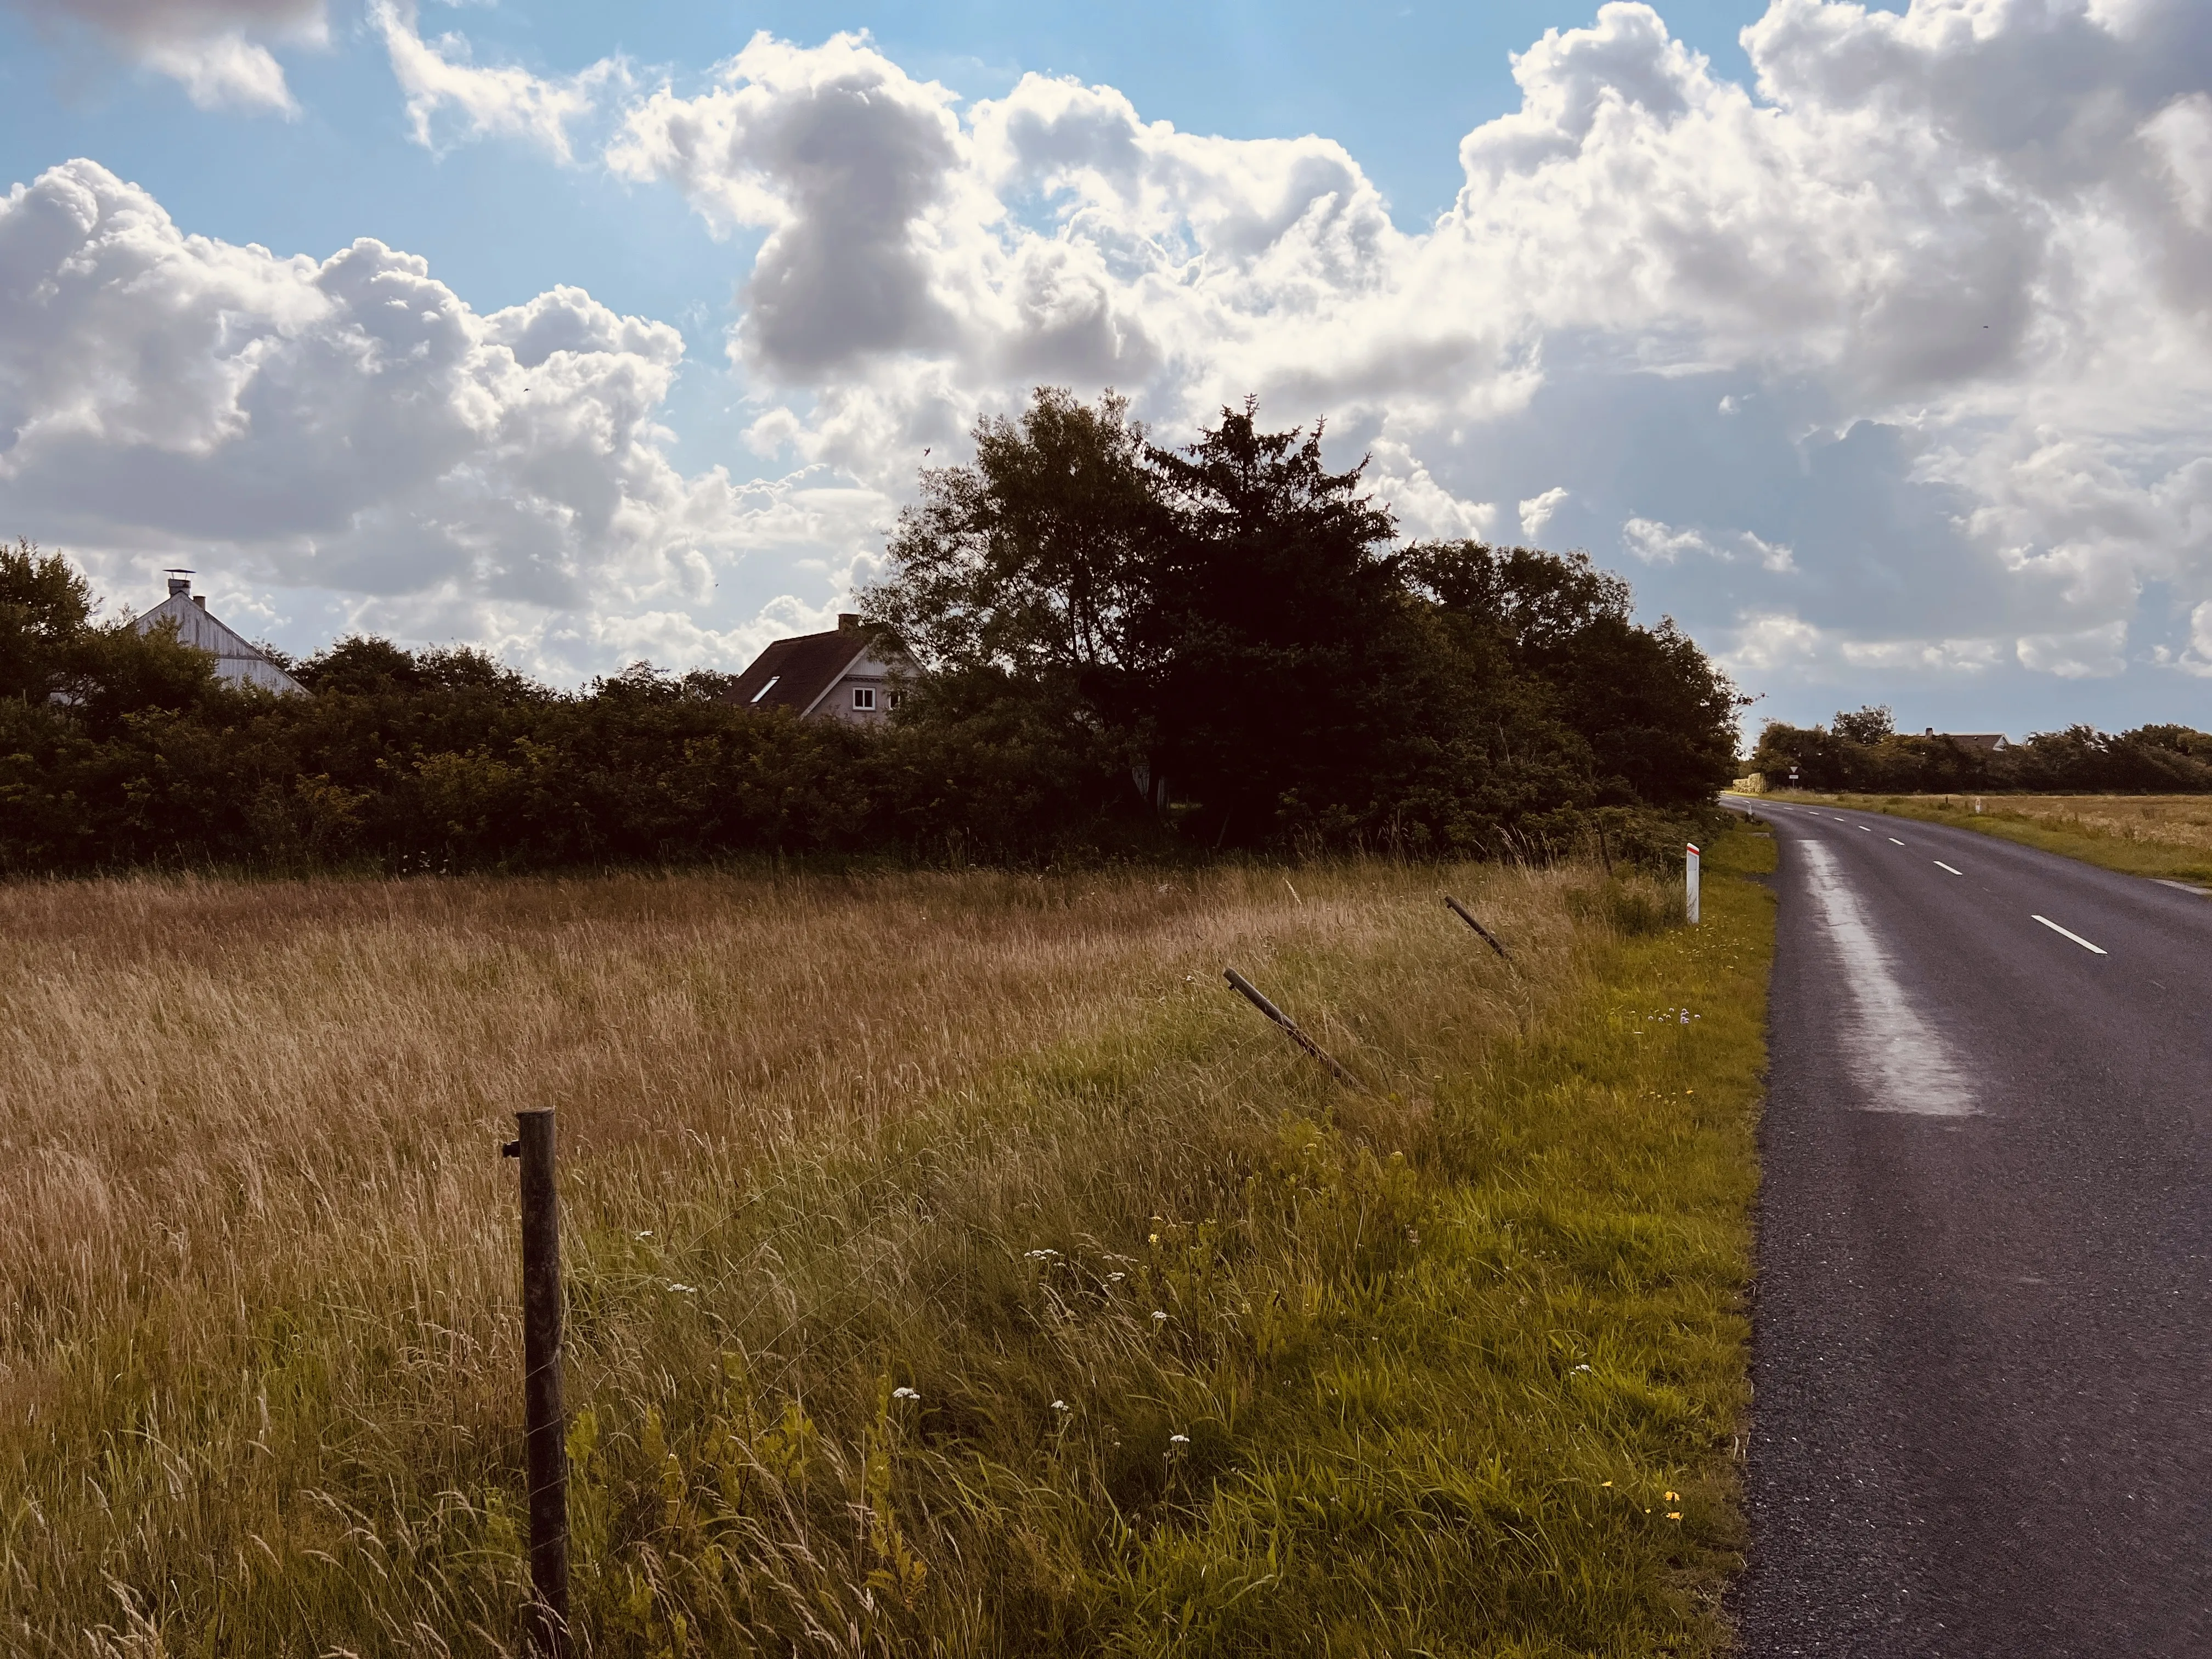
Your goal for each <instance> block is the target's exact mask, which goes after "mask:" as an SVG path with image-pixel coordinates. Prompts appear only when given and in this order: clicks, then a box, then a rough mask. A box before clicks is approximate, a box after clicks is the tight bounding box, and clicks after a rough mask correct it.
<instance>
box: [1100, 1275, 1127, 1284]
mask: <svg viewBox="0 0 2212 1659" xmlns="http://www.w3.org/2000/svg"><path fill="white" fill-rule="evenodd" d="M1128 1276H1129V1275H1128V1274H1127V1273H1108V1274H1107V1275H1106V1282H1107V1283H1108V1284H1109V1285H1118V1284H1120V1283H1121V1281H1122V1280H1123V1279H1127V1277H1128Z"/></svg>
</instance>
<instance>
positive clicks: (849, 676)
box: [729, 613, 914, 726]
mask: <svg viewBox="0 0 2212 1659" xmlns="http://www.w3.org/2000/svg"><path fill="white" fill-rule="evenodd" d="M913 672H914V664H913V662H912V660H911V659H908V656H907V654H906V653H905V652H903V651H902V650H900V649H899V647H898V644H897V642H896V641H894V640H892V639H891V638H890V636H889V635H886V634H884V632H883V631H882V630H881V629H872V628H863V627H861V626H860V617H857V616H854V615H851V614H849V613H848V614H845V615H842V616H840V617H838V618H837V626H836V630H835V631H833V632H831V633H827V634H800V635H796V636H794V637H793V638H791V639H787V640H778V641H775V644H773V645H771V646H769V647H768V649H766V650H765V651H763V652H762V653H760V655H758V656H757V657H755V658H754V659H753V660H752V665H751V666H750V667H749V668H747V669H746V670H745V671H744V673H742V674H740V675H738V680H737V684H735V685H733V686H732V687H731V689H730V691H729V697H730V700H731V701H732V702H738V703H744V704H745V705H747V706H748V707H750V708H788V709H790V710H791V711H792V712H793V714H797V715H798V716H799V719H801V720H850V721H852V722H854V723H855V724H857V725H861V726H869V725H873V724H874V723H876V722H877V721H878V720H884V719H885V718H887V717H888V716H889V715H890V712H891V709H892V708H893V706H894V705H895V704H896V702H897V701H898V684H897V682H898V680H899V679H901V678H906V677H908V676H910V675H911V674H912V673H913Z"/></svg>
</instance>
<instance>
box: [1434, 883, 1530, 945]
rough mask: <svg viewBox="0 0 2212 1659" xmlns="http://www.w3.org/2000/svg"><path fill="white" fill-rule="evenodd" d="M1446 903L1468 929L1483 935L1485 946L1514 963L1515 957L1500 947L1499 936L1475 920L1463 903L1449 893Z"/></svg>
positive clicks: (1446, 895)
mask: <svg viewBox="0 0 2212 1659" xmlns="http://www.w3.org/2000/svg"><path fill="white" fill-rule="evenodd" d="M1444 902H1445V903H1446V904H1449V905H1450V906H1451V908H1452V914H1453V915H1455V916H1457V917H1458V918H1459V919H1460V920H1461V921H1463V922H1465V923H1466V924H1467V925H1468V927H1472V928H1474V931H1475V932H1476V933H1480V934H1481V935H1482V938H1483V942H1484V943H1485V944H1486V945H1489V946H1490V948H1491V949H1492V950H1493V951H1497V952H1498V955H1499V956H1501V957H1504V958H1505V959H1506V961H1508V962H1510V961H1512V960H1513V957H1512V955H1511V953H1510V952H1509V951H1507V950H1506V948H1505V947H1504V945H1500V944H1499V943H1498V935H1497V934H1495V933H1492V932H1491V931H1490V929H1488V928H1487V927H1484V926H1483V925H1482V924H1481V923H1480V922H1479V921H1476V920H1475V919H1474V915H1472V914H1470V913H1469V911H1468V908H1467V906H1465V905H1464V904H1462V903H1461V902H1459V901H1458V900H1457V899H1455V898H1454V897H1453V896H1451V895H1450V894H1449V893H1446V894H1445V895H1444Z"/></svg>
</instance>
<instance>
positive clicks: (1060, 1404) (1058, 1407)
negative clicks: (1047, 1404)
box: [1052, 1400, 1074, 1412]
mask: <svg viewBox="0 0 2212 1659" xmlns="http://www.w3.org/2000/svg"><path fill="white" fill-rule="evenodd" d="M1052 1408H1053V1410H1054V1411H1056V1412H1064V1411H1072V1410H1073V1409H1074V1407H1071V1406H1070V1405H1069V1404H1068V1403H1067V1401H1065V1400H1055V1401H1053V1402H1052Z"/></svg>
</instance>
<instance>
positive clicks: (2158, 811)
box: [1778, 795, 2212, 883]
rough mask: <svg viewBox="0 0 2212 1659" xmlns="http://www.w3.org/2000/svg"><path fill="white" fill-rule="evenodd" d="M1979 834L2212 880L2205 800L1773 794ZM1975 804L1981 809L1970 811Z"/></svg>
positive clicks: (2128, 867)
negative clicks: (1834, 803) (1951, 826)
mask: <svg viewBox="0 0 2212 1659" xmlns="http://www.w3.org/2000/svg"><path fill="white" fill-rule="evenodd" d="M1778 799H1806V800H1811V799H1826V800H1836V801H1840V802H1843V803H1844V804H1846V805H1855V806H1860V807H1863V808H1866V809H1867V810H1869V811H1878V812H1894V813H1896V814H1898V815H1899V817H1915V818H1923V819H1926V820H1927V821H1929V822H1930V823H1948V824H1951V825H1954V826H1955V827H1957V828H1960V829H1978V830H1979V831H1981V832H1982V833H1983V834H1984V835H1990V836H2000V837H2002V838H2003V839H2005V840H2007V841H2016V842H2021V843H2022V844H2023V845H2026V846H2029V847H2039V848H2042V849H2043V850H2044V851H2045V852H2048V853H2063V854H2065V855H2066V856H2067V857H2069V858H2077V859H2081V860H2085V861H2086V862H2087V863H2090V864H2097V865H2102V866H2104V867H2105V868H2106V869H2108V870H2119V871H2123V872H2126V873H2127V874H2129V875H2133V876H2154V877H2159V878H2163V879H2166V880H2169V881H2191V882H2204V883H2212V795H1831V796H1821V797H1817V798H1816V797H1814V796H1811V795H1780V796H1778ZM1977 804H1978V805H1979V807H1980V810H1979V811H1976V810H1975V808H1976V805H1977Z"/></svg>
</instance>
